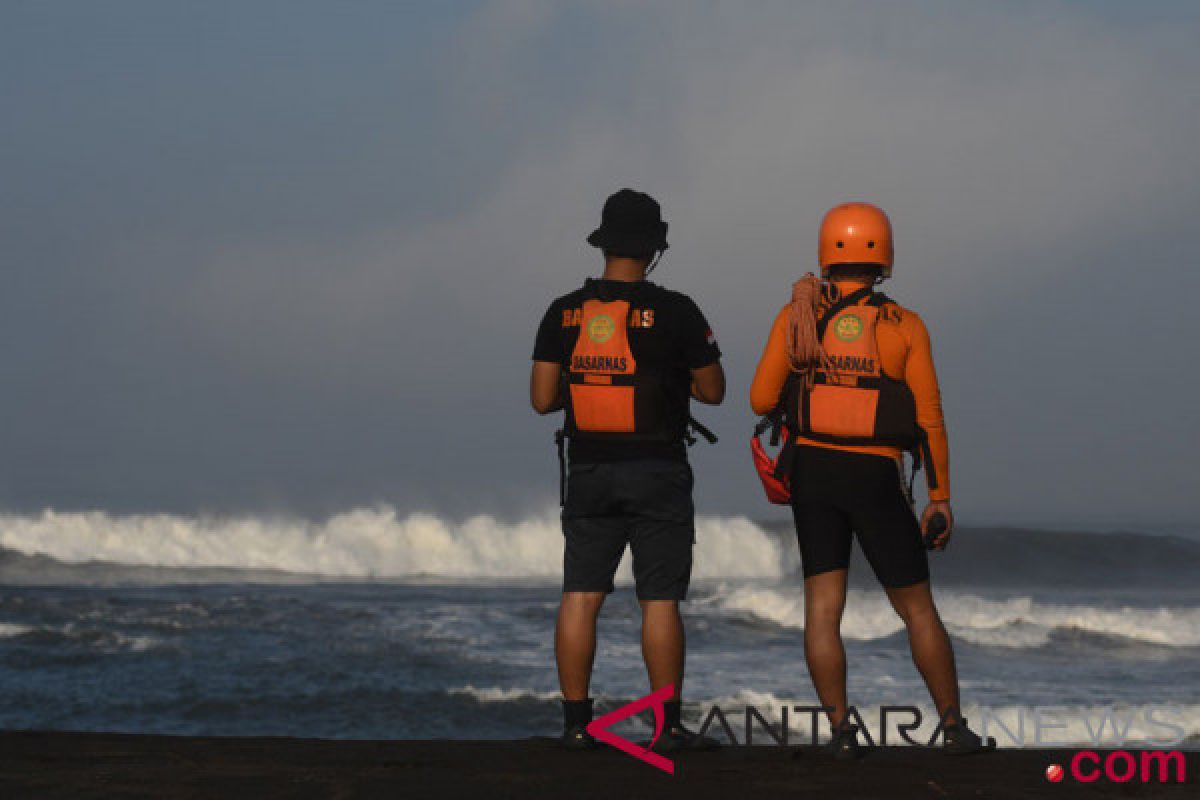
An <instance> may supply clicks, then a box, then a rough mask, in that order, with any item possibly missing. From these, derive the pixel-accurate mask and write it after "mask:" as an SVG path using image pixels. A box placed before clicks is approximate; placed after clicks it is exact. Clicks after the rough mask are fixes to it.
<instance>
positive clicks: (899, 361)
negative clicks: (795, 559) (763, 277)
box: [750, 203, 994, 758]
mask: <svg viewBox="0 0 1200 800" xmlns="http://www.w3.org/2000/svg"><path fill="white" fill-rule="evenodd" d="M818 250H819V257H820V265H821V276H822V279H823V280H822V281H818V280H817V279H816V277H815V276H812V275H809V276H806V277H805V278H802V279H801V280H800V281H798V282H797V283H796V285H795V287H794V288H793V297H792V301H791V302H790V303H788V304H787V305H785V306H784V308H783V309H782V310H781V311H780V312H779V315H778V316H777V317H776V319H775V323H774V325H773V326H772V328H771V334H770V338H769V339H768V340H767V346H766V349H765V350H764V351H763V355H762V359H761V360H760V362H759V364H758V369H757V371H756V373H755V375H754V383H753V385H752V387H751V390H750V402H751V405H752V406H753V408H754V411H755V413H757V414H770V413H773V412H777V411H780V410H782V411H783V413H784V414H785V415H786V420H787V422H786V425H787V428H788V430H789V436H793V437H794V438H793V439H792V441H790V442H789V443H788V444H787V445H785V450H784V452H785V457H784V459H783V460H784V461H788V462H790V463H785V465H784V470H786V472H785V474H784V477H786V478H787V480H788V484H789V488H790V492H791V498H790V502H791V506H792V513H793V516H794V519H795V523H796V536H797V539H798V541H799V546H800V555H801V560H802V562H803V571H804V612H805V624H804V646H805V656H806V660H807V662H808V668H809V672H810V674H811V675H812V680H813V684H814V687H815V688H816V690H817V695H818V697H819V698H820V700H821V704H822V705H823V706H825V707H826V708H827V709H828V715H829V721H830V725H831V727H832V731H833V740H832V748H833V751H834V754H835V755H836V756H837V757H839V758H854V757H856V756H857V755H859V752H860V749H859V744H858V738H857V733H858V727H857V726H856V725H854V724H852V723H851V721H850V719H849V718H848V714H847V708H848V706H847V699H846V651H845V647H844V646H843V644H842V639H841V630H840V628H841V619H842V611H843V609H844V607H845V602H846V575H847V568H848V566H849V563H850V551H851V539H852V536H853V535H854V534H857V537H858V541H859V544H860V546H861V547H862V549H863V554H864V555H865V556H866V558H867V561H868V562H869V563H870V565H871V568H872V570H873V571H874V572H875V575H876V577H877V578H878V579H879V582H880V583H881V584H882V585H883V587H884V589H885V591H886V592H887V595H888V598H889V599H890V600H891V603H892V606H893V608H895V610H896V613H897V614H899V615H900V618H901V619H902V620H903V621H904V624H905V626H906V628H907V629H908V638H909V644H910V646H911V648H912V654H913V660H914V662H915V663H916V666H917V668H918V670H919V671H920V673H921V676H922V678H924V680H925V683H926V686H927V687H928V688H929V692H930V694H931V696H932V697H933V701H934V703H935V705H936V706H937V709H938V713H939V715H941V717H942V719H943V720H945V721H946V724H945V725H944V728H945V745H944V746H945V749H946V750H947V752H952V753H961V752H975V751H978V750H981V749H987V748H988V746H989V744H994V743H992V742H991V741H990V740H989V741H988V742H984V741H983V740H981V739H980V737H978V736H976V735H975V734H974V733H973V732H971V731H970V729H969V728H967V726H966V720H965V719H963V718H962V717H961V716H959V714H958V709H959V690H958V677H957V673H956V669H955V663H954V651H953V650H952V648H951V645H950V638H949V636H948V635H947V634H946V629H945V627H944V626H943V625H942V621H941V618H940V617H939V616H938V612H937V608H936V607H935V605H934V602H933V597H932V594H931V593H930V587H929V565H928V559H927V553H926V541H925V538H924V535H925V534H928V535H929V536H930V545H931V546H933V547H935V548H937V549H941V548H944V547H945V546H946V543H947V542H948V541H949V538H950V535H951V533H952V531H953V528H954V515H953V513H952V511H951V509H950V477H949V455H948V447H947V441H946V425H945V421H944V420H943V417H942V403H941V396H940V392H939V390H938V382H937V374H936V373H935V371H934V366H933V356H932V353H931V349H930V342H929V332H928V331H927V330H926V328H925V324H924V323H923V322H922V321H921V318H920V317H919V316H917V314H916V313H915V312H913V311H910V310H909V309H906V308H903V307H901V306H900V305H898V304H896V303H895V302H894V301H892V300H891V299H890V298H888V297H886V296H885V295H883V294H881V293H878V292H876V291H874V287H875V286H876V285H877V284H878V283H879V282H881V281H882V280H884V279H886V278H888V277H890V276H891V272H892V261H893V249H892V228H891V222H890V221H889V220H888V217H887V215H886V214H885V213H884V212H883V211H882V210H881V209H879V208H876V207H875V206H872V205H869V204H866V203H846V204H843V205H840V206H837V207H835V208H833V209H831V210H830V211H829V212H828V213H827V214H826V215H825V219H824V221H823V222H822V224H821V232H820V244H819V248H818ZM904 450H912V451H914V452H915V453H918V454H923V456H924V457H923V458H922V460H923V461H924V462H925V463H924V466H925V469H926V476H927V481H928V485H929V499H930V502H929V505H928V506H927V507H926V508H925V510H924V512H923V514H922V515H921V520H920V522H918V521H917V518H916V516H915V514H914V512H913V507H912V502H911V497H910V495H911V493H910V491H909V487H906V486H905V483H904V475H903V471H904V469H903V463H904V462H903V452H904ZM939 529H941V532H940V533H938V530H939ZM851 716H852V715H851Z"/></svg>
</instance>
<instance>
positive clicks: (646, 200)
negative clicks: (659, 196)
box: [587, 189, 667, 256]
mask: <svg viewBox="0 0 1200 800" xmlns="http://www.w3.org/2000/svg"><path fill="white" fill-rule="evenodd" d="M587 242H588V244H590V245H591V246H592V247H599V248H601V249H602V250H605V251H608V252H612V253H616V254H618V255H623V256H636V255H643V254H647V255H648V254H651V253H657V252H659V251H660V250H666V249H667V223H665V222H663V218H662V209H661V208H660V207H659V205H658V201H656V200H655V199H654V198H653V197H651V196H650V195H648V194H644V193H643V192H635V191H634V190H633V189H622V190H621V191H619V192H617V193H616V194H614V195H612V196H611V197H609V198H608V199H607V200H605V201H604V211H602V212H601V214H600V227H599V228H597V229H596V230H594V231H592V234H591V235H590V236H588V237H587Z"/></svg>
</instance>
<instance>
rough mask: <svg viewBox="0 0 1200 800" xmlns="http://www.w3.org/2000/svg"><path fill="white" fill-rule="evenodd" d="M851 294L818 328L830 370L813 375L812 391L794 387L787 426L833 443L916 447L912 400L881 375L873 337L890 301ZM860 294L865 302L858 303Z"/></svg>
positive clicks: (903, 386) (918, 437)
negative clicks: (790, 423)
mask: <svg viewBox="0 0 1200 800" xmlns="http://www.w3.org/2000/svg"><path fill="white" fill-rule="evenodd" d="M855 295H858V297H857V298H855ZM855 295H851V296H850V297H848V298H846V300H844V301H842V302H840V303H837V304H835V305H834V306H833V307H831V308H830V309H829V311H828V312H826V314H825V316H824V317H822V319H821V320H820V322H819V323H818V325H817V332H818V334H819V335H820V336H821V345H822V347H824V349H825V354H826V355H827V356H828V357H829V368H818V369H817V370H816V371H815V374H814V376H813V385H812V387H811V388H809V389H805V387H804V386H803V385H797V386H795V387H794V388H793V389H792V391H791V392H790V393H789V395H790V396H789V398H788V409H787V410H788V414H789V418H790V419H791V420H792V421H793V424H792V426H791V427H792V429H793V430H794V431H795V432H796V433H798V434H800V435H802V436H805V437H807V438H810V439H814V440H816V441H822V442H829V443H831V444H848V445H894V446H896V447H900V448H902V449H905V450H911V449H914V448H915V447H916V446H917V445H918V444H919V443H920V441H921V429H920V428H919V427H918V425H917V403H916V399H915V398H914V397H913V393H912V390H911V389H909V388H908V385H907V384H905V383H904V381H900V380H896V379H895V378H893V377H891V376H890V375H888V374H887V373H886V372H884V371H883V366H882V364H881V363H880V360H879V348H878V345H877V343H876V339H875V329H876V326H877V325H878V324H879V319H880V315H881V314H885V313H887V312H886V308H887V304H888V299H887V297H886V296H884V295H881V294H877V293H871V292H869V291H864V292H861V293H858V292H856V293H855ZM863 296H866V297H867V298H868V299H867V302H866V303H865V304H863V305H858V304H857V300H859V299H862V297H863ZM851 298H855V299H851ZM847 301H848V302H847Z"/></svg>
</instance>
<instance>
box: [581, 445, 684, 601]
mask: <svg viewBox="0 0 1200 800" xmlns="http://www.w3.org/2000/svg"><path fill="white" fill-rule="evenodd" d="M694 518H695V510H694V508H693V506H692V469H691V467H689V466H688V464H687V462H685V461H671V460H665V459H647V460H637V461H614V462H611V463H591V464H572V465H571V468H570V471H569V472H568V474H567V500H566V503H565V504H564V505H563V512H562V525H563V534H564V536H565V538H566V547H565V551H564V553H563V591H564V592H606V593H607V592H612V590H613V575H615V574H616V571H617V566H618V565H619V564H620V563H621V556H623V555H624V554H625V545H626V544H628V545H629V547H630V549H631V550H632V551H633V577H634V581H635V582H636V584H637V596H638V599H639V600H683V599H684V598H685V597H686V596H687V589H688V581H689V580H690V579H691V575H692V544H693V542H694V541H695V538H696V528H695V519H694Z"/></svg>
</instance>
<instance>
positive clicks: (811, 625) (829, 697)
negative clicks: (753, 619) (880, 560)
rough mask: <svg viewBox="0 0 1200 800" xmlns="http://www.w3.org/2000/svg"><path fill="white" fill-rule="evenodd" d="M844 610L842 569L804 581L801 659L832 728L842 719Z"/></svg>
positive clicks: (844, 575) (844, 695) (844, 686)
mask: <svg viewBox="0 0 1200 800" xmlns="http://www.w3.org/2000/svg"><path fill="white" fill-rule="evenodd" d="M845 607H846V570H844V569H837V570H832V571H830V572H822V573H821V574H819V575H813V576H812V577H811V578H805V580H804V657H805V660H807V661H808V672H809V674H810V675H811V676H812V682H813V687H814V688H815V689H816V690H817V697H818V698H820V700H821V705H823V706H826V707H832V708H833V711H832V712H831V713H830V714H829V721H830V723H832V724H833V725H834V726H835V727H836V726H837V725H838V724H840V723H841V721H842V718H843V717H845V716H846V648H845V647H844V646H843V645H842V631H841V626H842V611H843V610H844V609H845Z"/></svg>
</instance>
